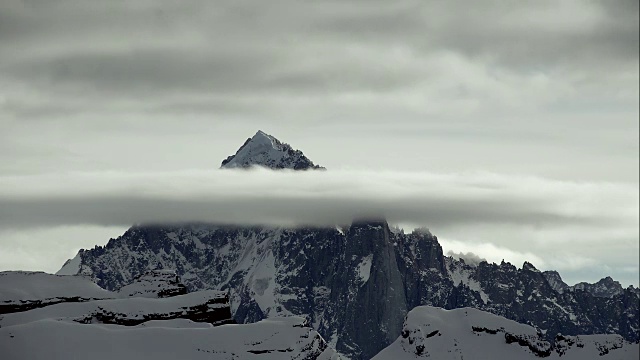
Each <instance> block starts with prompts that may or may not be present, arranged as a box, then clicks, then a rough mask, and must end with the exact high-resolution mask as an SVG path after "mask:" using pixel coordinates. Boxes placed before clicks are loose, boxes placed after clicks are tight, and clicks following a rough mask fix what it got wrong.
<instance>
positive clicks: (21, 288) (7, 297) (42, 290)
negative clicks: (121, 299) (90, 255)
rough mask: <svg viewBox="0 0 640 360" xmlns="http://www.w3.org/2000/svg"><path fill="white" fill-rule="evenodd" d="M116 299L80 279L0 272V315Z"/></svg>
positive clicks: (93, 284)
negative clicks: (51, 306)
mask: <svg viewBox="0 0 640 360" xmlns="http://www.w3.org/2000/svg"><path fill="white" fill-rule="evenodd" d="M114 297H117V295H115V294H114V293H112V292H110V291H107V290H104V289H102V288H101V287H99V286H98V285H96V284H95V283H93V282H92V281H91V280H88V279H85V278H83V277H81V276H62V275H51V274H46V273H43V272H29V271H3V272H0V314H3V313H7V312H14V311H19V310H27V309H32V308H36V307H42V306H47V305H51V304H56V303H61V302H67V301H73V302H79V301H88V300H91V299H110V298H114Z"/></svg>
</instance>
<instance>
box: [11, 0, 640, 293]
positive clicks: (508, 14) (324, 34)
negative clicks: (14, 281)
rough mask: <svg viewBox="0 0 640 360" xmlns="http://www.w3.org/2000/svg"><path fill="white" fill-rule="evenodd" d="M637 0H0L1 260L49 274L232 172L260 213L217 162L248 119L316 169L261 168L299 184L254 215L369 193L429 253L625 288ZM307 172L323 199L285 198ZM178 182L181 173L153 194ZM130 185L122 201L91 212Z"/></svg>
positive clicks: (634, 140)
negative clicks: (420, 237) (434, 246)
mask: <svg viewBox="0 0 640 360" xmlns="http://www.w3.org/2000/svg"><path fill="white" fill-rule="evenodd" d="M638 12H639V9H638V1H637V0H631V1H604V0H603V1H600V2H598V1H590V2H585V1H569V0H567V1H529V2H524V1H518V2H505V1H474V2H469V1H459V2H456V1H448V2H440V1H434V2H430V1H424V0H421V1H375V0H374V1H371V0H368V1H278V0H275V1H242V0H241V1H224V2H220V1H181V2H175V1H162V0H160V1H158V0H155V1H135V2H130V1H87V0H82V1H81V0H48V1H45V0H28V1H27V0H23V1H16V0H4V1H2V2H0V83H1V84H2V85H3V86H2V87H1V88H0V129H1V131H0V184H2V186H3V188H2V190H1V191H0V214H1V219H0V269H32V270H35V269H42V270H46V271H56V270H57V269H58V268H59V267H60V266H61V264H62V263H63V262H64V260H65V259H66V258H68V257H71V256H73V255H74V254H75V252H76V251H77V249H78V248H79V247H85V248H86V247H92V246H93V245H95V244H101V245H102V244H105V243H106V241H107V240H108V238H109V237H115V236H117V235H119V234H121V233H122V232H123V231H124V230H125V229H126V227H127V226H128V225H129V224H133V223H135V222H138V221H143V220H154V219H160V218H163V217H166V216H169V215H171V216H175V217H176V218H177V219H178V218H179V219H186V218H187V217H188V216H192V215H195V214H202V212H197V210H198V208H197V207H195V206H194V202H193V201H191V200H192V199H193V197H198V196H203V195H206V196H207V199H208V200H207V201H209V202H208V203H207V204H208V205H210V206H214V205H220V204H224V203H225V202H229V201H231V200H237V199H238V198H231V197H230V196H229V197H226V198H225V197H223V196H222V195H223V194H227V193H228V192H229V191H231V190H234V189H236V190H237V191H238V192H242V193H243V194H244V195H242V196H245V198H244V201H245V202H244V203H243V204H245V206H247V207H246V208H241V207H240V208H239V209H238V211H240V210H242V211H244V210H247V209H249V208H256V209H261V208H260V207H259V206H258V205H260V201H259V198H260V197H258V196H253V197H246V195H247V194H257V193H259V191H263V192H264V191H267V190H265V189H264V188H262V187H261V186H262V185H260V184H259V183H258V182H257V181H247V182H242V181H240V180H238V179H232V178H233V177H234V176H236V175H220V174H219V172H216V171H215V169H217V168H218V167H219V165H220V162H221V161H222V159H224V158H225V157H226V156H228V155H230V154H233V153H234V152H235V151H236V150H237V148H238V147H239V146H240V145H241V144H242V143H243V142H244V140H245V139H246V138H247V137H249V136H251V135H253V134H254V133H255V132H256V131H257V130H258V129H261V130H264V131H265V132H267V133H269V134H271V135H274V136H276V137H277V138H279V139H280V140H282V141H285V142H288V143H290V144H291V145H292V146H293V147H295V148H299V149H301V150H303V151H304V153H305V154H306V155H307V156H308V157H309V158H310V159H312V160H313V161H314V162H315V163H316V164H320V165H322V166H325V167H327V168H328V169H329V170H330V171H329V172H332V174H331V175H328V174H324V175H322V176H323V177H324V178H323V180H319V179H315V180H314V179H307V178H305V180H300V179H299V178H296V177H295V176H293V175H292V174H283V175H278V176H283V177H284V178H286V179H285V180H282V179H281V180H279V181H283V183H284V184H289V185H290V186H295V184H296V183H298V182H300V185H299V186H298V187H297V188H296V189H297V190H296V194H297V196H295V197H294V196H289V197H288V198H286V199H285V198H284V197H283V196H282V194H281V193H278V194H276V193H270V195H269V196H271V197H272V199H274V200H278V201H281V203H282V206H281V207H280V210H279V212H278V213H277V214H276V215H274V216H271V217H269V219H267V216H265V217H264V219H263V221H264V222H274V219H279V220H278V221H282V222H287V221H286V220H289V221H306V222H308V221H310V220H309V219H310V218H315V219H319V220H317V221H316V222H326V221H329V220H334V219H332V218H331V217H327V213H333V214H335V215H336V216H341V217H348V216H351V215H353V214H358V213H360V212H361V211H362V208H373V209H375V210H376V211H379V212H381V213H384V215H385V216H388V217H389V218H390V219H392V220H394V221H395V222H397V223H401V224H407V226H408V225H409V224H411V225H424V226H428V227H430V228H431V229H432V231H433V232H434V233H435V234H436V235H438V236H439V237H440V238H441V239H442V242H443V245H444V246H445V251H447V250H453V251H455V252H460V251H464V252H466V251H473V252H475V253H477V254H478V255H480V256H483V257H486V258H487V259H489V260H492V259H495V258H498V257H500V258H505V260H511V261H513V262H515V263H516V264H517V265H518V266H520V265H521V263H522V261H521V260H523V259H524V258H530V259H532V260H530V261H531V262H533V263H534V265H536V266H538V267H541V268H544V267H546V268H554V267H555V268H559V269H560V270H562V275H563V276H564V277H565V278H567V280H568V282H575V281H581V280H589V281H595V280H597V279H599V278H600V277H603V276H606V275H613V276H614V277H615V278H616V279H619V280H620V281H621V282H622V283H623V284H625V285H626V284H635V285H637V284H638V230H637V227H638V186H639V176H638V171H639V165H638V164H639V157H638V151H639V146H638V143H639V140H638V132H639V121H638V117H639V111H638V108H639V100H638V98H639V94H640V92H639V88H638V82H639V69H638V62H639V58H638V43H639V36H638V26H639V21H638ZM250 176H253V177H254V178H255V179H260V181H266V180H265V179H271V178H270V176H271V175H268V174H267V175H265V174H263V173H260V172H258V173H252V175H250ZM150 179H157V181H155V182H154V181H151V180H150ZM403 179H405V180H406V179H410V180H406V182H405V180H403ZM200 181H207V182H209V183H210V184H217V187H216V186H199V185H198V186H197V184H198V183H199V182H200ZM320 181H324V182H325V183H327V184H330V185H331V186H332V187H330V188H325V190H324V191H325V195H326V200H324V201H321V200H322V199H319V198H318V199H316V200H317V201H315V202H309V201H307V202H306V203H313V204H314V205H313V206H306V207H304V208H303V206H304V205H303V204H304V203H305V202H304V200H305V199H309V197H313V196H314V191H316V190H317V189H318V186H320V185H321V184H323V183H319V182H320ZM150 182H153V183H154V184H155V185H154V186H152V187H151V191H149V192H148V193H145V196H138V197H136V196H132V195H135V192H133V190H132V189H140V188H146V186H145V184H148V183H150ZM238 183H241V184H243V186H245V187H246V188H245V189H244V190H241V189H238V187H237V185H236V184H238ZM172 184H173V186H172ZM176 184H179V185H184V186H185V187H187V188H189V189H192V190H191V192H188V193H183V192H180V191H178V193H179V194H176V195H175V196H174V197H171V196H170V195H169V194H167V192H171V191H177V190H179V189H180V186H178V185H176ZM327 186H328V185H327ZM426 186H428V187H430V189H431V190H429V191H427V190H425V189H423V188H422V187H426ZM479 187H487V188H490V189H492V190H491V192H490V194H491V199H490V200H491V201H488V200H487V199H486V198H483V196H485V195H486V193H485V192H482V191H479V190H478V188H479ZM74 189H76V190H77V192H74V191H73V190H74ZM353 189H360V191H358V192H353V191H352V190H353ZM433 189H441V192H437V191H434V190H433ZM142 192H144V191H142ZM232 192H233V191H232ZM411 192H413V193H415V196H414V199H415V201H413V202H411V204H410V205H407V204H406V202H403V199H406V198H411ZM349 194H350V195H352V196H353V197H354V199H352V200H354V201H353V202H351V203H353V204H354V206H353V208H351V209H347V210H345V211H343V212H342V213H340V212H337V213H334V212H333V211H332V210H331V207H330V206H329V205H330V204H331V201H333V200H335V201H338V200H339V199H340V198H344V196H343V195H349ZM375 194H386V198H385V197H384V196H377V197H376V196H374V195H375ZM236 195H237V196H238V197H240V195H238V194H236ZM316 196H317V195H316ZM366 196H370V197H372V198H373V199H372V200H370V201H369V202H368V201H365V200H362V199H363V198H365V197H366ZM54 198H55V201H54ZM127 199H128V200H130V201H131V202H130V203H128V202H127V203H126V204H127V206H128V207H129V208H131V209H133V210H131V211H128V212H122V216H120V217H117V218H113V217H109V216H106V215H105V212H102V213H101V212H100V211H97V209H99V208H100V207H109V206H117V205H114V204H118V202H117V201H122V202H120V206H124V205H123V204H125V202H124V200H127ZM169 200H173V201H174V202H170V201H169ZM356 200H357V201H356ZM92 201H93V203H94V204H96V206H95V208H93V210H94V211H80V210H79V209H86V208H87V207H88V206H89V204H91V203H92ZM530 201H532V202H530ZM236 202H237V201H236ZM149 204H165V207H171V206H169V205H167V204H174V205H175V206H173V207H172V211H171V212H166V213H158V212H156V213H153V214H151V213H150V212H149V211H148V209H149V207H146V206H149ZM247 204H250V205H252V206H253V207H249V205H247ZM385 204H386V205H387V206H386V208H385V206H384V205H385ZM434 204H435V205H434ZM54 205H58V206H59V208H56V210H54V209H53V208H54ZM129 205H130V206H129ZM254 205H255V206H258V207H255V206H254ZM200 206H201V205H200ZM89 208H90V207H89ZM151 208H155V207H151ZM90 209H91V208H90ZM488 209H489V210H490V211H488ZM302 210H303V211H302ZM209 214H210V215H211V216H212V217H216V219H213V220H217V221H220V220H227V221H232V222H238V221H239V220H240V219H239V218H237V217H231V216H228V217H225V214H221V213H217V212H216V211H211V212H210V213H209ZM227 215H228V214H227ZM255 215H256V216H257V215H259V214H255ZM296 216H299V217H296ZM258 217H259V216H258ZM320 219H321V220H320ZM500 219H502V220H500ZM593 244H597V246H596V245H593ZM563 259H570V260H566V261H564V260H563ZM499 260H500V259H497V260H496V261H499Z"/></svg>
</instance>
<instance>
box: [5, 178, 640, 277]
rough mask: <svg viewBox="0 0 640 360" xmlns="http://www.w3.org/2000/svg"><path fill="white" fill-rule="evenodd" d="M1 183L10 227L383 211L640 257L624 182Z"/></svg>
mask: <svg viewBox="0 0 640 360" xmlns="http://www.w3.org/2000/svg"><path fill="white" fill-rule="evenodd" d="M0 189H1V190H0V203H2V206H1V207H0V231H5V232H6V231H9V232H16V231H18V232H19V231H25V232H27V233H28V232H29V231H32V230H31V229H38V228H55V227H60V226H76V227H77V226H90V227H95V226H101V227H104V226H107V227H115V228H121V227H126V226H129V225H131V224H135V223H175V222H191V221H198V222H199V221H203V222H212V223H222V224H266V225H270V226H282V225H285V226H298V225H311V226H333V225H334V224H346V223H350V222H351V221H352V220H353V219H354V218H362V217H380V216H384V217H386V218H387V219H388V220H389V221H390V222H391V223H396V224H404V226H405V227H414V226H415V227H417V226H423V225H426V226H429V228H431V229H432V230H433V231H434V233H435V234H436V235H438V236H442V238H443V239H444V240H443V243H444V244H445V246H448V247H449V249H451V250H453V251H454V252H456V253H459V252H465V253H466V252H470V251H471V252H474V253H476V254H478V255H480V256H483V257H485V258H488V259H490V260H492V261H496V260H495V259H494V257H495V256H497V255H496V254H503V258H506V259H507V260H511V261H514V260H515V261H521V260H522V259H523V258H524V259H529V261H533V262H534V263H536V262H537V265H538V266H540V267H542V268H560V269H570V270H572V271H575V270H576V269H580V268H584V267H587V266H596V265H597V266H609V267H610V268H618V267H620V266H625V267H627V268H628V267H633V266H636V267H637V265H638V264H637V257H636V256H635V253H637V251H634V252H630V251H629V250H630V249H635V250H638V243H637V239H638V207H637V201H638V197H639V195H638V189H637V188H634V187H632V186H628V185H621V184H608V183H572V182H559V181H551V180H545V179H542V178H532V177H517V176H516V177H511V176H498V175H493V174H473V173H468V174H434V173H420V172H404V173H403V172H372V171H346V170H343V171H326V172H320V173H318V172H309V173H292V172H272V171H267V170H255V171H223V170H219V171H204V172H203V171H186V172H178V173H167V172H164V173H135V174H132V173H117V172H101V173H75V174H73V173H71V174H66V175H64V174H57V175H56V174H51V175H34V176H5V177H0ZM603 239H606V241H604V240H603ZM461 240H462V241H461ZM53 244H55V242H54V243H53ZM47 246H53V245H52V244H43V248H46V247H47ZM496 249H497V250H496ZM487 254H488V255H487ZM504 254H506V256H505V255H504ZM518 254H522V255H518ZM558 257H560V258H562V260H561V261H560V260H558ZM498 261H499V260H498ZM603 276H604V275H603Z"/></svg>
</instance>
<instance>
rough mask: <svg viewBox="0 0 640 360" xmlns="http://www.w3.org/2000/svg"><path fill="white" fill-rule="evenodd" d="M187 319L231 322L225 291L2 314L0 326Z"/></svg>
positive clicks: (102, 302) (68, 304)
mask: <svg viewBox="0 0 640 360" xmlns="http://www.w3.org/2000/svg"><path fill="white" fill-rule="evenodd" d="M175 318H188V319H191V320H196V321H203V322H209V323H212V324H218V323H227V322H229V321H230V319H231V312H230V310H229V299H228V297H227V296H226V294H225V293H224V292H220V291H214V290H209V291H198V292H195V293H191V294H186V295H179V296H174V297H171V298H164V299H152V298H142V297H131V298H123V299H108V300H94V301H85V302H79V303H76V302H65V303H60V304H55V305H50V306H46V307H42V308H37V309H33V310H29V311H21V312H15V313H9V314H4V315H3V316H2V318H0V326H1V327H6V326H13V325H18V324H25V323H30V322H35V321H41V320H46V319H64V320H66V321H74V322H81V323H108V324H120V325H128V326H131V325H138V324H140V323H143V322H146V321H149V320H167V319H175Z"/></svg>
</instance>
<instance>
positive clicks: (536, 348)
mask: <svg viewBox="0 0 640 360" xmlns="http://www.w3.org/2000/svg"><path fill="white" fill-rule="evenodd" d="M638 355H639V345H638V343H631V342H627V341H625V340H624V339H623V338H622V337H621V336H619V335H579V336H563V335H560V334H558V335H556V336H555V338H554V341H553V342H549V341H547V340H545V339H544V338H543V337H542V336H541V334H540V333H539V331H538V330H536V329H535V328H533V327H531V326H528V325H523V324H519V323H517V322H515V321H512V320H508V319H505V318H503V317H500V316H496V315H493V314H490V313H487V312H484V311H480V310H477V309H472V308H463V309H455V310H444V309H441V308H434V307H430V306H420V307H417V308H415V309H413V310H411V311H410V312H409V314H408V316H407V318H406V320H405V322H404V326H403V328H402V333H401V335H400V336H399V337H398V339H397V340H396V341H395V342H394V343H393V344H391V345H390V346H389V347H387V348H386V349H384V350H383V351H381V352H380V353H379V354H378V355H376V356H375V357H374V358H373V360H403V359H412V360H414V359H422V358H430V359H438V360H447V359H451V360H454V359H455V360H459V359H465V360H474V359H478V360H484V359H492V360H511V359H522V360H525V359H539V358H546V359H564V360H572V359H574V360H595V359H602V360H606V359H616V360H624V359H629V360H631V359H638Z"/></svg>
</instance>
